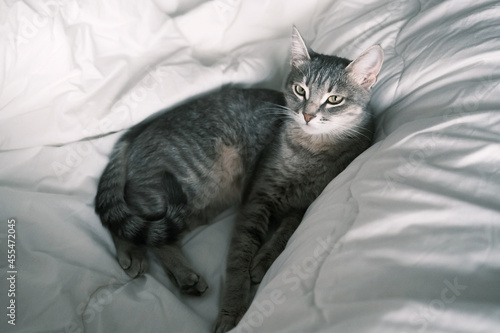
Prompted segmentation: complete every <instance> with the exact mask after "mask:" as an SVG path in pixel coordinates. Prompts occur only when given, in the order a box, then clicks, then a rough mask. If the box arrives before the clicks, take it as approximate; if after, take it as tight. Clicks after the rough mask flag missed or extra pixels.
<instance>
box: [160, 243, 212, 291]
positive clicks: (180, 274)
mask: <svg viewBox="0 0 500 333" xmlns="http://www.w3.org/2000/svg"><path fill="white" fill-rule="evenodd" d="M153 252H154V253H155V255H156V256H157V257H158V259H159V260H160V262H161V264H162V266H163V269H164V270H165V272H166V273H167V275H168V276H169V278H170V280H171V281H172V282H173V283H174V284H175V285H176V286H177V287H178V288H179V290H180V291H181V292H182V293H183V294H187V295H193V296H201V295H203V294H204V293H205V291H206V290H207V289H208V285H207V283H206V282H205V279H203V277H202V276H201V275H199V274H198V273H196V272H195V271H194V270H193V269H192V268H191V267H190V266H189V264H188V260H187V259H186V257H185V256H184V254H183V253H182V250H181V248H180V247H179V246H178V245H177V244H168V245H161V246H157V247H154V248H153Z"/></svg>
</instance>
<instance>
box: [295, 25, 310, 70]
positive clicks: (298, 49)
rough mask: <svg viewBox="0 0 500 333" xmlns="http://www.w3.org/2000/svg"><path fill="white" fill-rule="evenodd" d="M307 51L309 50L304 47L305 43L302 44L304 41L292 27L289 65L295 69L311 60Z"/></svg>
mask: <svg viewBox="0 0 500 333" xmlns="http://www.w3.org/2000/svg"><path fill="white" fill-rule="evenodd" d="M309 51H310V50H309V48H308V47H307V46H306V43H305V42H304V39H303V38H302V36H301V35H300V32H299V30H298V29H297V28H296V27H295V26H293V29H292V57H291V65H292V66H294V67H296V68H297V67H299V66H300V65H302V64H303V63H305V62H307V61H309V60H311V56H310V55H309Z"/></svg>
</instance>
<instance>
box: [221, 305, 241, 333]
mask: <svg viewBox="0 0 500 333" xmlns="http://www.w3.org/2000/svg"><path fill="white" fill-rule="evenodd" d="M244 314H245V310H243V311H238V312H237V313H232V312H229V311H224V310H221V311H220V312H219V315H218V316H217V321H216V322H215V329H214V333H226V332H228V331H230V330H232V329H233V328H234V327H236V325H237V324H238V322H239V321H240V319H241V317H243V315H244Z"/></svg>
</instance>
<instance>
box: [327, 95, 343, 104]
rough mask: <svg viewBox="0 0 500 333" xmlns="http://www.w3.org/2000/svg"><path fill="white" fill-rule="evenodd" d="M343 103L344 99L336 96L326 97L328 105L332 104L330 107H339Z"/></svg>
mask: <svg viewBox="0 0 500 333" xmlns="http://www.w3.org/2000/svg"><path fill="white" fill-rule="evenodd" d="M343 101H344V97H341V96H338V95H332V96H330V97H328V99H327V102H328V104H332V105H339V104H340V103H342V102H343Z"/></svg>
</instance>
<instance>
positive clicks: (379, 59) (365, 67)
mask: <svg viewBox="0 0 500 333" xmlns="http://www.w3.org/2000/svg"><path fill="white" fill-rule="evenodd" d="M383 62H384V51H383V50H382V47H380V45H373V46H371V47H370V48H368V50H366V51H365V52H363V53H362V54H361V55H360V56H359V57H358V58H357V59H356V60H354V61H352V62H351V63H350V64H349V65H348V66H347V67H346V71H347V72H348V73H349V75H350V76H351V78H352V79H354V81H356V82H357V83H358V84H359V85H361V86H363V87H365V88H367V89H370V88H371V87H372V86H373V84H374V83H375V82H377V78H378V73H379V72H380V68H381V67H382V63H383Z"/></svg>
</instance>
